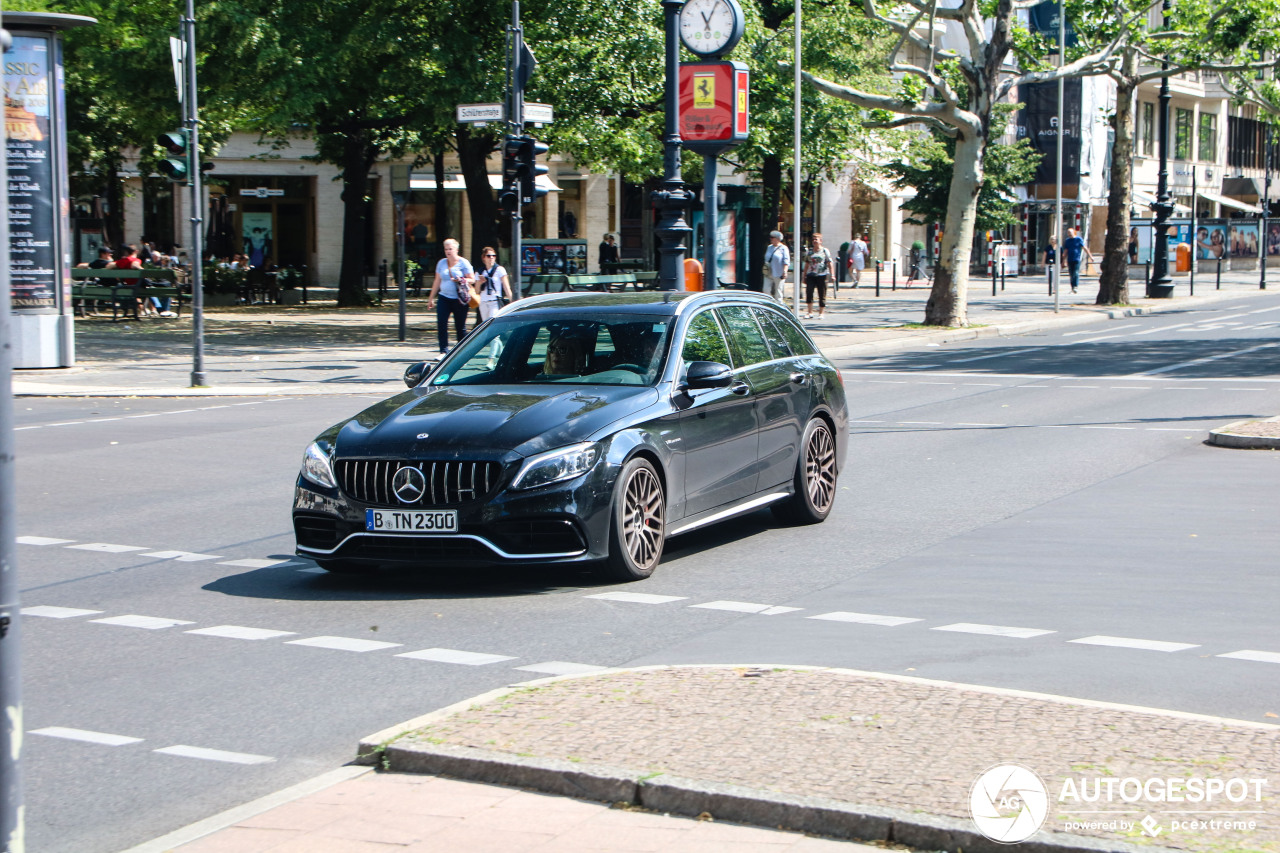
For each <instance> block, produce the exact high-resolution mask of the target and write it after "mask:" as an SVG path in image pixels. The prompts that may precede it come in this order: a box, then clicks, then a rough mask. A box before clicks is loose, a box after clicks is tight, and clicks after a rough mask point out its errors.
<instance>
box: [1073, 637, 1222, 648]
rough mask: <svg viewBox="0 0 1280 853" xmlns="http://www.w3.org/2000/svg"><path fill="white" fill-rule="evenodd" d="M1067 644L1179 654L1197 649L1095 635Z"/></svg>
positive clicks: (1193, 646)
mask: <svg viewBox="0 0 1280 853" xmlns="http://www.w3.org/2000/svg"><path fill="white" fill-rule="evenodd" d="M1067 642H1069V643H1083V644H1084V645H1086V646H1114V647H1115V648H1120V649H1144V650H1146V651H1150V652H1180V651H1183V650H1184V649H1197V648H1199V647H1200V646H1199V644H1197V643H1167V642H1165V641H1164V640H1135V639H1133V638H1131V637H1107V636H1103V635H1097V636H1093V637H1081V638H1080V639H1078V640H1068V641H1067Z"/></svg>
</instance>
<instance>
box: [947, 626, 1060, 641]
mask: <svg viewBox="0 0 1280 853" xmlns="http://www.w3.org/2000/svg"><path fill="white" fill-rule="evenodd" d="M930 630H933V631H955V632H956V633H958V634H989V635H991V636H993V637H1015V638H1017V639H1019V640H1029V639H1031V638H1032V637H1043V636H1044V635H1045V634H1053V633H1056V632H1055V631H1046V630H1044V629H1041V628H1010V627H1009V626H1007V625H981V624H978V623H974V622H957V623H955V624H954V625H942V626H939V627H937V628H932V629H930Z"/></svg>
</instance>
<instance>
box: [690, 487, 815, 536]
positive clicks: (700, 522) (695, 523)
mask: <svg viewBox="0 0 1280 853" xmlns="http://www.w3.org/2000/svg"><path fill="white" fill-rule="evenodd" d="M791 494H792V493H791V491H790V490H787V491H773V492H769V493H768V494H763V495H754V496H752V497H749V498H744V499H743V500H741V501H739V502H738V503H734V504H730V505H728V506H726V507H720V508H717V509H712V510H707V511H706V512H704V513H699V514H698V515H695V516H693V517H692V518H686V519H683V520H682V521H681V522H680V523H679V524H676V525H673V526H672V527H671V528H670V529H669V530H668V531H667V536H668V537H671V536H679V535H680V534H681V533H688V532H689V531H691V530H697V529H698V528H699V527H706V526H707V525H708V524H715V523H716V522H719V521H724V520H725V519H727V518H733V517H734V516H735V515H743V514H744V513H748V512H752V511H754V510H757V509H760V508H761V507H764V506H768V505H769V504H771V503H776V502H778V501H780V500H784V499H786V498H789V497H791Z"/></svg>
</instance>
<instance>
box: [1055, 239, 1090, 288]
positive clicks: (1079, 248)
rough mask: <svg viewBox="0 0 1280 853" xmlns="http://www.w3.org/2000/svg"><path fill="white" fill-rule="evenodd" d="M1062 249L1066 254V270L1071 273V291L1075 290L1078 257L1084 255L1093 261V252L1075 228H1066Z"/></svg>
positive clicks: (1078, 267) (1077, 283)
mask: <svg viewBox="0 0 1280 853" xmlns="http://www.w3.org/2000/svg"><path fill="white" fill-rule="evenodd" d="M1062 251H1063V253H1064V254H1065V255H1066V256H1067V271H1068V273H1070V275H1071V292H1072V293H1075V292H1076V287H1078V286H1079V284H1080V258H1081V257H1082V256H1083V257H1086V258H1088V259H1089V263H1093V253H1092V252H1090V251H1089V247H1088V246H1086V245H1085V244H1084V240H1083V239H1082V238H1081V237H1080V236H1079V235H1077V234H1076V229H1074V228H1068V229H1067V239H1065V240H1063V241H1062Z"/></svg>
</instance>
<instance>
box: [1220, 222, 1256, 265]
mask: <svg viewBox="0 0 1280 853" xmlns="http://www.w3.org/2000/svg"><path fill="white" fill-rule="evenodd" d="M1228 222H1229V224H1228V225H1227V251H1228V252H1229V253H1230V255H1231V257H1233V258H1256V257H1258V223H1257V222H1246V221H1242V220H1236V219H1232V220H1228Z"/></svg>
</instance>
